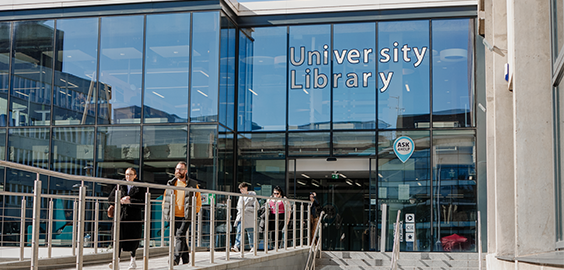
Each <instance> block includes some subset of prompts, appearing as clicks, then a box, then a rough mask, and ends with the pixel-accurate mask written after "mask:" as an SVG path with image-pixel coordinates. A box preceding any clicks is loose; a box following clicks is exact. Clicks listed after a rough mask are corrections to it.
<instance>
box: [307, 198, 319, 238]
mask: <svg viewBox="0 0 564 270" xmlns="http://www.w3.org/2000/svg"><path fill="white" fill-rule="evenodd" d="M309 201H310V202H311V208H310V209H311V210H310V215H311V218H310V220H311V241H312V242H313V240H315V239H314V233H315V226H317V221H318V220H319V214H318V212H319V202H318V201H317V194H316V193H315V192H310V193H309Z"/></svg>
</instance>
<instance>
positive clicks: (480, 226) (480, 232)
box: [476, 211, 482, 270]
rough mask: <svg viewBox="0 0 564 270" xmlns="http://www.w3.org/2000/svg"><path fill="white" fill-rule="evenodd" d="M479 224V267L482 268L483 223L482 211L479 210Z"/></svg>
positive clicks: (480, 269)
mask: <svg viewBox="0 0 564 270" xmlns="http://www.w3.org/2000/svg"><path fill="white" fill-rule="evenodd" d="M477 216H478V220H477V222H478V224H477V226H476V228H477V229H478V269H479V270H482V223H481V217H480V211H478V215H477Z"/></svg>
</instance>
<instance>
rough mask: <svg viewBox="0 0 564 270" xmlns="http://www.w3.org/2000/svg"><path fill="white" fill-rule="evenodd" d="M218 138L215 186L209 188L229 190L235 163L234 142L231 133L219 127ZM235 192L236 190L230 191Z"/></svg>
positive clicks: (233, 176) (233, 178)
mask: <svg viewBox="0 0 564 270" xmlns="http://www.w3.org/2000/svg"><path fill="white" fill-rule="evenodd" d="M219 128H220V129H219V130H220V132H219V137H218V140H217V159H218V162H217V163H218V166H217V167H218V168H217V169H218V174H217V178H218V179H217V184H216V185H213V186H210V188H211V187H213V188H214V189H218V190H229V189H230V187H231V186H232V185H233V181H234V180H235V175H234V174H233V173H232V172H234V170H235V168H233V165H234V162H235V156H234V153H235V149H234V146H235V142H234V135H233V132H231V131H229V130H227V129H225V128H224V127H222V126H219ZM232 191H233V192H236V191H237V189H234V190H232Z"/></svg>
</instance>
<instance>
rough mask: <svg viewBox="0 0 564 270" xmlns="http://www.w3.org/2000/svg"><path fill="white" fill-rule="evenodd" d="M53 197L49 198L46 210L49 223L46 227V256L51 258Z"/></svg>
mask: <svg viewBox="0 0 564 270" xmlns="http://www.w3.org/2000/svg"><path fill="white" fill-rule="evenodd" d="M53 205H54V204H53V198H51V199H50V200H49V212H48V214H47V215H48V219H49V221H48V222H49V224H48V226H47V228H49V230H48V231H47V258H51V254H52V249H53Z"/></svg>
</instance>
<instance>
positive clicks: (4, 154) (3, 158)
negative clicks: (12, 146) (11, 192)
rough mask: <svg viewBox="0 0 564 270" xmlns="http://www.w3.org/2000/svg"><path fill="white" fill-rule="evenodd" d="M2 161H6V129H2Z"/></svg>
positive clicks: (0, 133)
mask: <svg viewBox="0 0 564 270" xmlns="http://www.w3.org/2000/svg"><path fill="white" fill-rule="evenodd" d="M0 160H6V129H0ZM0 168H2V167H0ZM0 184H1V182H0Z"/></svg>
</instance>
